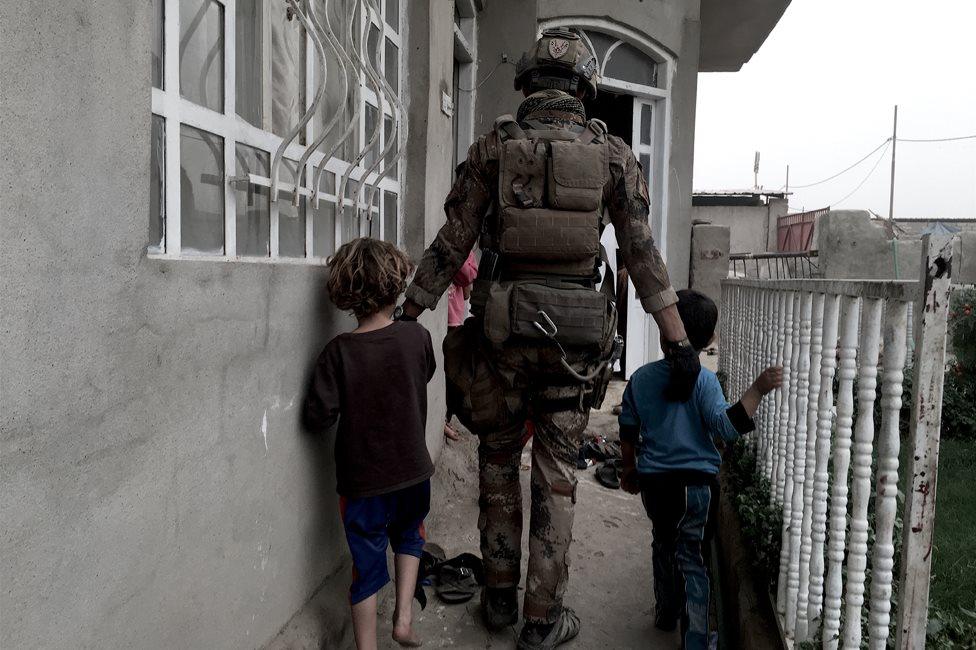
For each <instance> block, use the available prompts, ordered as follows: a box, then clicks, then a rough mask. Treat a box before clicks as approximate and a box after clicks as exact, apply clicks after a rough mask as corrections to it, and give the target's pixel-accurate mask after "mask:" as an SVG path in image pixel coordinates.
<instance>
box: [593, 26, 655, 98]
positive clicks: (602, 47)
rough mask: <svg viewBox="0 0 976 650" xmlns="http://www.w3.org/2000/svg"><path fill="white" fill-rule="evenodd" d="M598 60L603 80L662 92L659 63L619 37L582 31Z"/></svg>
mask: <svg viewBox="0 0 976 650" xmlns="http://www.w3.org/2000/svg"><path fill="white" fill-rule="evenodd" d="M579 31H580V34H581V35H582V37H583V39H584V40H585V41H586V42H587V44H588V45H589V47H590V50H591V51H592V52H593V54H594V55H595V56H596V60H597V66H598V67H597V69H598V70H599V71H600V76H601V77H603V78H611V79H618V80H620V81H626V82H628V83H632V84H638V85H641V86H650V87H652V88H658V87H659V86H658V74H657V69H658V62H657V61H655V60H654V59H653V58H651V57H650V56H648V55H647V54H645V53H643V52H641V51H640V50H638V49H637V48H636V47H634V46H633V45H631V44H630V43H627V42H625V41H623V40H621V39H619V38H617V37H615V36H611V35H610V34H605V33H603V32H598V31H594V30H583V29H581V30H579Z"/></svg>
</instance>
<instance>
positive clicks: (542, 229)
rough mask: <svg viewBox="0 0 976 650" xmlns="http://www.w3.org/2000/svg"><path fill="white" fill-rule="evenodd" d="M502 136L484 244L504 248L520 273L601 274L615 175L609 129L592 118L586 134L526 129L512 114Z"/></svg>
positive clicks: (511, 272) (510, 268)
mask: <svg viewBox="0 0 976 650" xmlns="http://www.w3.org/2000/svg"><path fill="white" fill-rule="evenodd" d="M495 133H496V134H497V136H498V140H499V159H498V203H497V209H496V212H495V217H494V224H489V229H488V232H487V233H486V237H485V239H486V241H483V242H482V248H483V249H488V250H494V251H497V252H498V254H499V255H500V257H501V261H502V265H503V266H502V268H503V272H504V274H505V275H506V276H509V277H512V278H517V277H519V276H520V275H532V274H539V273H543V274H546V275H551V276H557V277H558V276H566V277H568V278H580V277H582V278H592V277H594V274H595V273H596V269H597V268H598V266H599V264H600V231H601V226H602V212H603V211H602V207H603V188H604V186H605V185H606V183H607V180H608V179H609V176H610V152H609V147H608V145H607V137H606V126H605V125H604V124H603V122H600V121H599V120H591V121H589V122H588V123H587V125H586V128H585V129H584V130H583V131H582V133H577V132H574V131H572V130H570V129H558V128H557V129H546V130H535V129H530V130H523V129H522V128H521V127H520V126H519V125H518V124H517V123H516V122H515V120H514V119H512V117H511V116H509V115H505V116H502V117H500V118H498V120H497V121H496V122H495ZM492 226H493V227H492Z"/></svg>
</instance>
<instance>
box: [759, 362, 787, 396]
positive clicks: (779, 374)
mask: <svg viewBox="0 0 976 650" xmlns="http://www.w3.org/2000/svg"><path fill="white" fill-rule="evenodd" d="M753 386H755V387H756V390H758V391H759V393H760V394H761V395H766V394H768V393H771V392H772V391H774V390H775V389H777V388H781V387H782V386H783V367H782V366H770V367H768V368H766V369H765V370H763V371H762V373H760V375H759V376H758V377H756V381H755V382H754V383H753Z"/></svg>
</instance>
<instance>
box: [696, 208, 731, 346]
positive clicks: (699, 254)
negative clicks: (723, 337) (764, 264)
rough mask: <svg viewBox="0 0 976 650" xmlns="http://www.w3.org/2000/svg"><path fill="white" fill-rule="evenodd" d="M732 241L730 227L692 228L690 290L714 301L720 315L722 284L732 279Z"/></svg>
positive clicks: (698, 225)
mask: <svg viewBox="0 0 976 650" xmlns="http://www.w3.org/2000/svg"><path fill="white" fill-rule="evenodd" d="M729 241H730V230H729V227H728V226H719V225H706V224H696V225H694V226H692V228H691V273H690V286H691V288H692V289H694V290H695V291H700V292H702V293H703V294H705V295H706V296H708V297H709V298H711V299H712V300H714V301H715V304H716V305H718V308H719V314H721V313H722V280H724V279H725V278H727V277H728V275H729ZM716 331H721V329H720V328H716Z"/></svg>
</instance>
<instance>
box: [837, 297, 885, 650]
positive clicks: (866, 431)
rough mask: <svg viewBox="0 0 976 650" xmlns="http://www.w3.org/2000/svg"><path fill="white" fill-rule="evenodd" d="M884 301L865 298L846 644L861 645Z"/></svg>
mask: <svg viewBox="0 0 976 650" xmlns="http://www.w3.org/2000/svg"><path fill="white" fill-rule="evenodd" d="M883 307H884V301H883V300H881V299H879V298H865V299H864V301H863V311H862V315H861V343H860V346H859V349H858V352H859V353H860V354H859V361H860V363H859V364H858V373H857V422H856V423H855V424H854V462H853V465H854V467H853V470H852V472H853V480H852V481H851V538H850V542H849V543H848V548H847V574H846V578H847V585H846V589H845V592H844V602H845V605H846V615H845V617H844V647H845V648H860V647H861V610H862V608H863V607H864V572H865V569H866V568H867V562H868V501H869V500H870V498H871V454H872V451H873V449H874V401H875V398H876V395H877V393H876V388H877V386H878V352H879V347H880V343H881V314H882V309H883Z"/></svg>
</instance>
